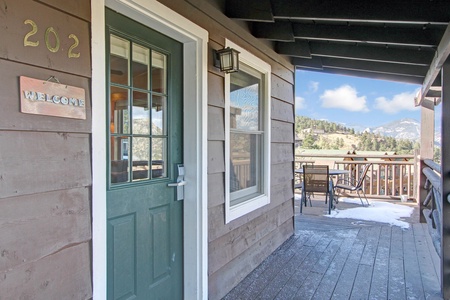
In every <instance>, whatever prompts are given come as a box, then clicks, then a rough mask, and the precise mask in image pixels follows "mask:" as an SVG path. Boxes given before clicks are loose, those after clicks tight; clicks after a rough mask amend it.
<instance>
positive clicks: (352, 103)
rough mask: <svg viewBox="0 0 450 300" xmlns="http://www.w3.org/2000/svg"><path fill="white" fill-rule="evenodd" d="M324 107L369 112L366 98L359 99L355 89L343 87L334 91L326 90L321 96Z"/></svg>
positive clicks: (347, 86)
mask: <svg viewBox="0 0 450 300" xmlns="http://www.w3.org/2000/svg"><path fill="white" fill-rule="evenodd" d="M320 99H321V100H322V107H325V108H340V109H344V110H348V111H362V112H367V111H369V109H368V108H367V104H366V103H367V101H366V96H361V97H358V92H357V91H356V89H355V88H353V87H351V86H349V85H343V86H341V87H339V88H337V89H334V90H326V91H325V92H324V93H323V94H322V95H321V96H320Z"/></svg>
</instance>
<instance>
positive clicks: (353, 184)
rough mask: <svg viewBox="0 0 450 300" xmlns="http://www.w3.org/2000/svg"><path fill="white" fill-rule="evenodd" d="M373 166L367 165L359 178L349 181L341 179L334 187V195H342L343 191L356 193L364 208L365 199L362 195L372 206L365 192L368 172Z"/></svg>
mask: <svg viewBox="0 0 450 300" xmlns="http://www.w3.org/2000/svg"><path fill="white" fill-rule="evenodd" d="M371 165H372V164H371V163H370V164H366V165H365V166H364V168H363V170H362V171H361V173H360V175H359V178H357V179H356V178H349V179H339V180H338V181H337V182H336V184H335V185H334V190H335V192H334V195H338V194H341V192H340V191H341V190H344V191H349V192H356V193H357V194H358V197H359V200H361V204H362V205H363V206H364V201H363V197H361V193H362V195H363V196H364V199H365V200H366V203H367V206H369V205H370V203H369V200H367V197H366V193H365V192H364V186H363V184H364V180H365V179H366V177H367V172H368V171H369V168H370V166H371Z"/></svg>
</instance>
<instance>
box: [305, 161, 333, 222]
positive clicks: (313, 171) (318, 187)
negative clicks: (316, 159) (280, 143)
mask: <svg viewBox="0 0 450 300" xmlns="http://www.w3.org/2000/svg"><path fill="white" fill-rule="evenodd" d="M316 192H317V193H325V203H328V213H329V214H330V213H331V208H332V205H333V196H332V194H331V192H332V191H331V190H330V176H329V169H328V166H326V165H303V181H302V200H301V203H300V213H302V211H303V210H302V208H303V205H305V206H306V205H307V204H308V200H309V205H310V206H312V204H311V194H312V193H316ZM329 195H330V199H328V196H329ZM328 200H329V201H328Z"/></svg>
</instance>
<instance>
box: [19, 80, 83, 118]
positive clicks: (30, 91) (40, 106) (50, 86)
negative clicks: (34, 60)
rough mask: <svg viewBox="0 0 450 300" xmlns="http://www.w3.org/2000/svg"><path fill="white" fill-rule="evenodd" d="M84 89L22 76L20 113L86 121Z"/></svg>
mask: <svg viewBox="0 0 450 300" xmlns="http://www.w3.org/2000/svg"><path fill="white" fill-rule="evenodd" d="M85 99H86V92H85V90H84V89H83V88H79V87H74V86H69V85H65V84H61V83H59V82H58V83H55V82H51V81H48V80H47V81H43V80H39V79H34V78H29V77H25V76H20V111H21V112H22V113H26V114H35V115H46V116H54V117H62V118H73V119H83V120H85V119H86V100H85Z"/></svg>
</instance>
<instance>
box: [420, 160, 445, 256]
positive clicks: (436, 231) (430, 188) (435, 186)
mask: <svg viewBox="0 0 450 300" xmlns="http://www.w3.org/2000/svg"><path fill="white" fill-rule="evenodd" d="M423 164H424V167H423V168H422V173H423V175H425V178H426V182H425V184H424V186H423V189H425V190H426V191H427V196H426V198H425V200H424V201H423V202H422V205H423V207H424V208H423V211H422V213H423V216H424V217H425V220H426V221H427V224H428V230H429V232H430V235H431V237H432V240H433V245H434V247H435V249H436V253H437V254H438V255H439V256H441V240H442V236H441V234H442V232H441V219H442V203H441V194H442V186H441V166H440V165H438V164H437V163H435V162H434V161H432V160H431V159H425V160H423Z"/></svg>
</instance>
